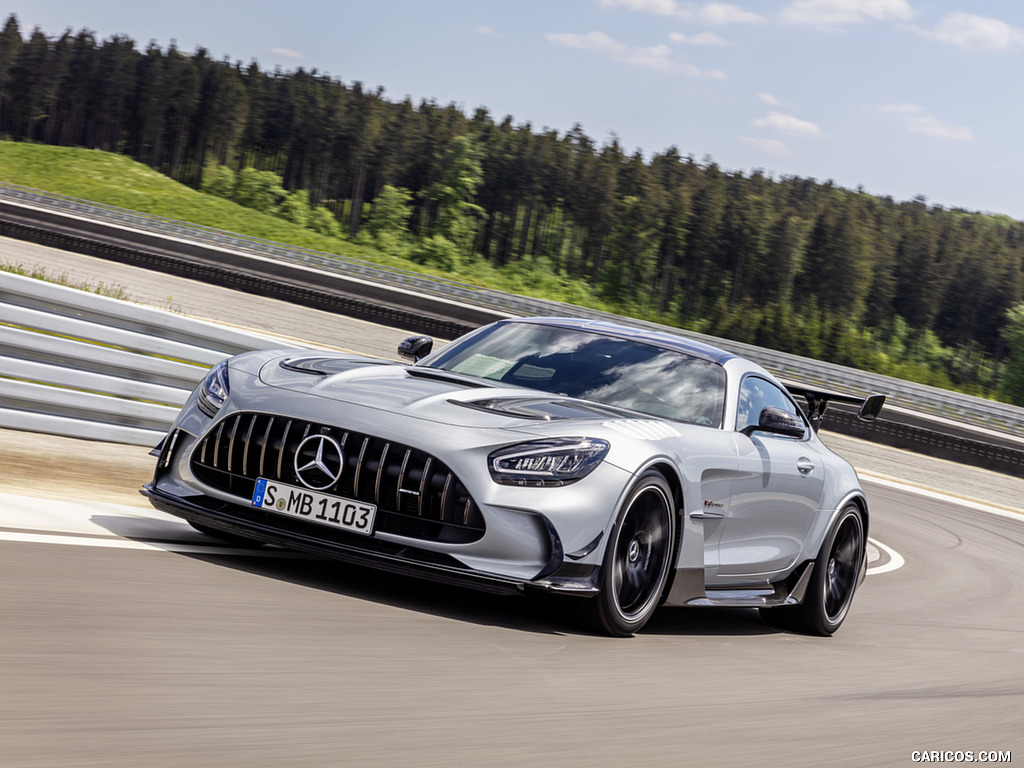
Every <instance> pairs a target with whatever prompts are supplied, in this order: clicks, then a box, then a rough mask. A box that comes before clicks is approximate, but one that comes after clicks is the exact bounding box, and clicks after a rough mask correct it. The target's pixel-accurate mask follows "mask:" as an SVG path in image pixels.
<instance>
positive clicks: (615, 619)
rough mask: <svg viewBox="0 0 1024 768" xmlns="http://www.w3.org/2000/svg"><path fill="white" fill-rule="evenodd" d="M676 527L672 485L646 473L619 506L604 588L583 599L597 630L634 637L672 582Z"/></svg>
mask: <svg viewBox="0 0 1024 768" xmlns="http://www.w3.org/2000/svg"><path fill="white" fill-rule="evenodd" d="M675 530H676V521H675V505H674V504H673V503H672V489H671V488H670V487H669V484H668V482H667V481H666V480H665V477H664V475H662V474H661V473H660V472H658V471H655V470H650V471H648V472H645V473H644V474H643V475H641V476H640V478H639V479H638V480H637V481H636V484H635V485H634V486H633V488H632V489H631V490H630V492H629V496H628V497H627V498H626V501H625V503H624V504H623V505H622V508H621V509H620V510H619V514H618V518H617V520H616V523H615V528H614V530H613V532H612V536H611V539H610V540H609V542H608V548H607V551H606V552H605V556H604V563H603V565H602V566H601V576H600V583H601V591H600V592H599V593H598V594H597V596H595V597H593V598H590V599H588V600H585V601H583V603H584V605H585V606H586V612H587V614H588V618H589V619H590V620H591V622H592V623H593V624H594V625H595V627H596V628H597V629H599V630H600V631H603V632H606V633H607V634H609V635H614V636H616V637H628V636H630V635H632V634H633V633H634V632H637V631H638V630H639V629H640V628H641V627H643V625H644V624H646V623H647V621H648V619H650V618H651V615H652V614H653V613H654V609H655V608H657V607H658V604H659V603H660V602H661V597H662V594H663V593H664V591H665V585H666V583H667V582H668V576H669V573H670V571H671V567H672V551H673V548H674V545H675Z"/></svg>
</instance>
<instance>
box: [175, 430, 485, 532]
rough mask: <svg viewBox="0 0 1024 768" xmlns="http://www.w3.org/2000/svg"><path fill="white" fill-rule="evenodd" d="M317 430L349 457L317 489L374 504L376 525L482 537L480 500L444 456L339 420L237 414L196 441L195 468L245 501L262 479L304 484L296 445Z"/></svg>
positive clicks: (389, 529)
mask: <svg viewBox="0 0 1024 768" xmlns="http://www.w3.org/2000/svg"><path fill="white" fill-rule="evenodd" d="M317 434H322V435H326V436H328V437H330V438H332V439H333V440H334V441H335V442H337V443H338V445H340V446H341V447H342V453H343V456H344V466H343V469H342V473H341V477H340V478H339V479H338V481H337V482H336V483H334V484H332V485H330V486H328V487H325V488H320V489H318V490H320V491H321V492H323V493H329V494H333V495H337V496H342V497H345V498H348V499H356V500H358V501H364V502H368V503H371V504H375V505H376V506H377V522H376V529H377V530H378V531H386V532H388V533H393V534H397V535H400V536H408V537H411V538H417V539H425V540H430V541H445V542H452V543H467V542H471V541H476V540H477V539H479V538H480V537H481V536H483V533H484V521H483V516H482V515H481V514H480V509H479V507H477V505H476V503H475V502H474V501H473V499H472V497H470V495H469V491H468V490H467V489H466V487H465V486H464V485H463V484H462V482H461V481H460V480H459V478H458V477H456V476H455V474H454V473H453V472H452V471H451V470H450V469H449V468H448V467H447V466H446V465H445V464H444V463H443V462H441V461H439V460H438V459H437V458H435V457H433V456H431V455H430V454H428V453H426V452H424V451H421V450H418V449H416V448H411V447H409V446H406V445H402V444H400V443H394V442H390V441H387V440H382V439H381V438H379V437H373V436H372V435H364V434H361V433H359V432H352V431H349V430H345V429H340V428H338V427H329V426H324V425H322V424H315V423H313V422H308V421H302V420H299V419H288V418H284V417H281V416H270V415H267V414H263V413H235V414H232V415H230V416H228V417H227V418H225V419H223V420H221V421H220V422H219V423H217V424H216V425H214V426H213V428H212V429H211V430H210V431H209V432H208V433H207V435H206V437H204V438H203V439H202V440H201V441H200V442H199V445H198V446H196V449H195V450H194V451H193V453H192V472H193V474H195V476H196V477H197V478H198V479H199V480H201V481H202V482H203V483H205V484H207V485H209V486H211V487H213V488H217V489H218V490H221V491H224V492H225V493H230V494H231V495H233V496H238V497H240V498H241V499H243V500H244V501H245V503H246V504H248V503H249V501H250V500H251V499H252V496H253V491H254V490H255V486H256V479H257V478H260V477H263V478H266V479H268V480H277V481H279V482H282V483H288V484H289V485H296V486H300V487H301V486H303V485H304V484H303V483H302V482H301V481H300V480H299V478H298V476H297V475H296V472H295V452H296V450H298V448H299V444H300V443H301V442H302V441H303V440H304V439H305V438H307V437H309V436H310V435H317ZM304 524H305V525H315V524H313V523H304ZM321 528H324V526H316V530H317V532H318V533H322V534H323V535H328V534H329V533H330V530H329V529H326V530H325V531H320V529H321ZM338 534H339V535H345V532H343V531H340V532H338Z"/></svg>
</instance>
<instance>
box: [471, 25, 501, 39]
mask: <svg viewBox="0 0 1024 768" xmlns="http://www.w3.org/2000/svg"><path fill="white" fill-rule="evenodd" d="M473 34H474V35H480V37H501V35H499V34H498V33H497V32H496V31H495V30H494V29H492V28H491V27H488V26H486V25H484V26H482V27H477V28H476V29H474V30H473Z"/></svg>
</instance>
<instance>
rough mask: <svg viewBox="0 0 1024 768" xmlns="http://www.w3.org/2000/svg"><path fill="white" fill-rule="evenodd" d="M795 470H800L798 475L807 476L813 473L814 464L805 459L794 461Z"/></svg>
mask: <svg viewBox="0 0 1024 768" xmlns="http://www.w3.org/2000/svg"><path fill="white" fill-rule="evenodd" d="M796 468H797V469H799V470H800V474H802V475H809V474H810V473H811V472H813V471H814V462H813V461H811V460H810V459H807V458H800V459H797V460H796Z"/></svg>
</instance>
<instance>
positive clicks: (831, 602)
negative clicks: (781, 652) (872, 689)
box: [761, 504, 866, 636]
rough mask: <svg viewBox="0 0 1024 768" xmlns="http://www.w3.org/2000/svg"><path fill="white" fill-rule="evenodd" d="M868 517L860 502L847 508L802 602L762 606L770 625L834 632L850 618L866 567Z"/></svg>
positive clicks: (816, 632)
mask: <svg viewBox="0 0 1024 768" xmlns="http://www.w3.org/2000/svg"><path fill="white" fill-rule="evenodd" d="M865 542H866V537H865V535H864V519H863V517H861V513H860V509H859V508H858V507H857V505H856V504H850V505H849V506H848V507H846V508H844V509H843V511H842V512H841V513H840V514H839V517H838V518H837V519H836V521H835V523H834V524H833V525H832V530H831V531H829V535H828V536H827V537H826V538H825V543H824V544H822V547H821V551H820V552H819V553H818V558H817V560H815V561H814V572H813V573H812V574H811V583H810V584H809V585H808V587H807V594H806V595H805V596H804V601H803V603H801V604H800V605H796V606H791V607H783V608H762V609H761V615H762V616H763V617H764V618H765V620H766V621H767V622H768V623H769V624H773V625H775V626H780V627H785V628H787V629H794V630H797V631H799V632H806V633H808V634H812V635H825V636H827V635H831V634H832V633H834V632H835V631H836V630H837V629H839V626H840V625H841V624H842V623H843V620H844V619H845V618H846V614H847V613H848V612H849V610H850V604H851V603H852V602H853V594H854V592H855V591H856V589H857V584H858V583H859V582H860V578H861V570H862V569H863V567H864V550H865V546H866V543H865Z"/></svg>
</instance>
